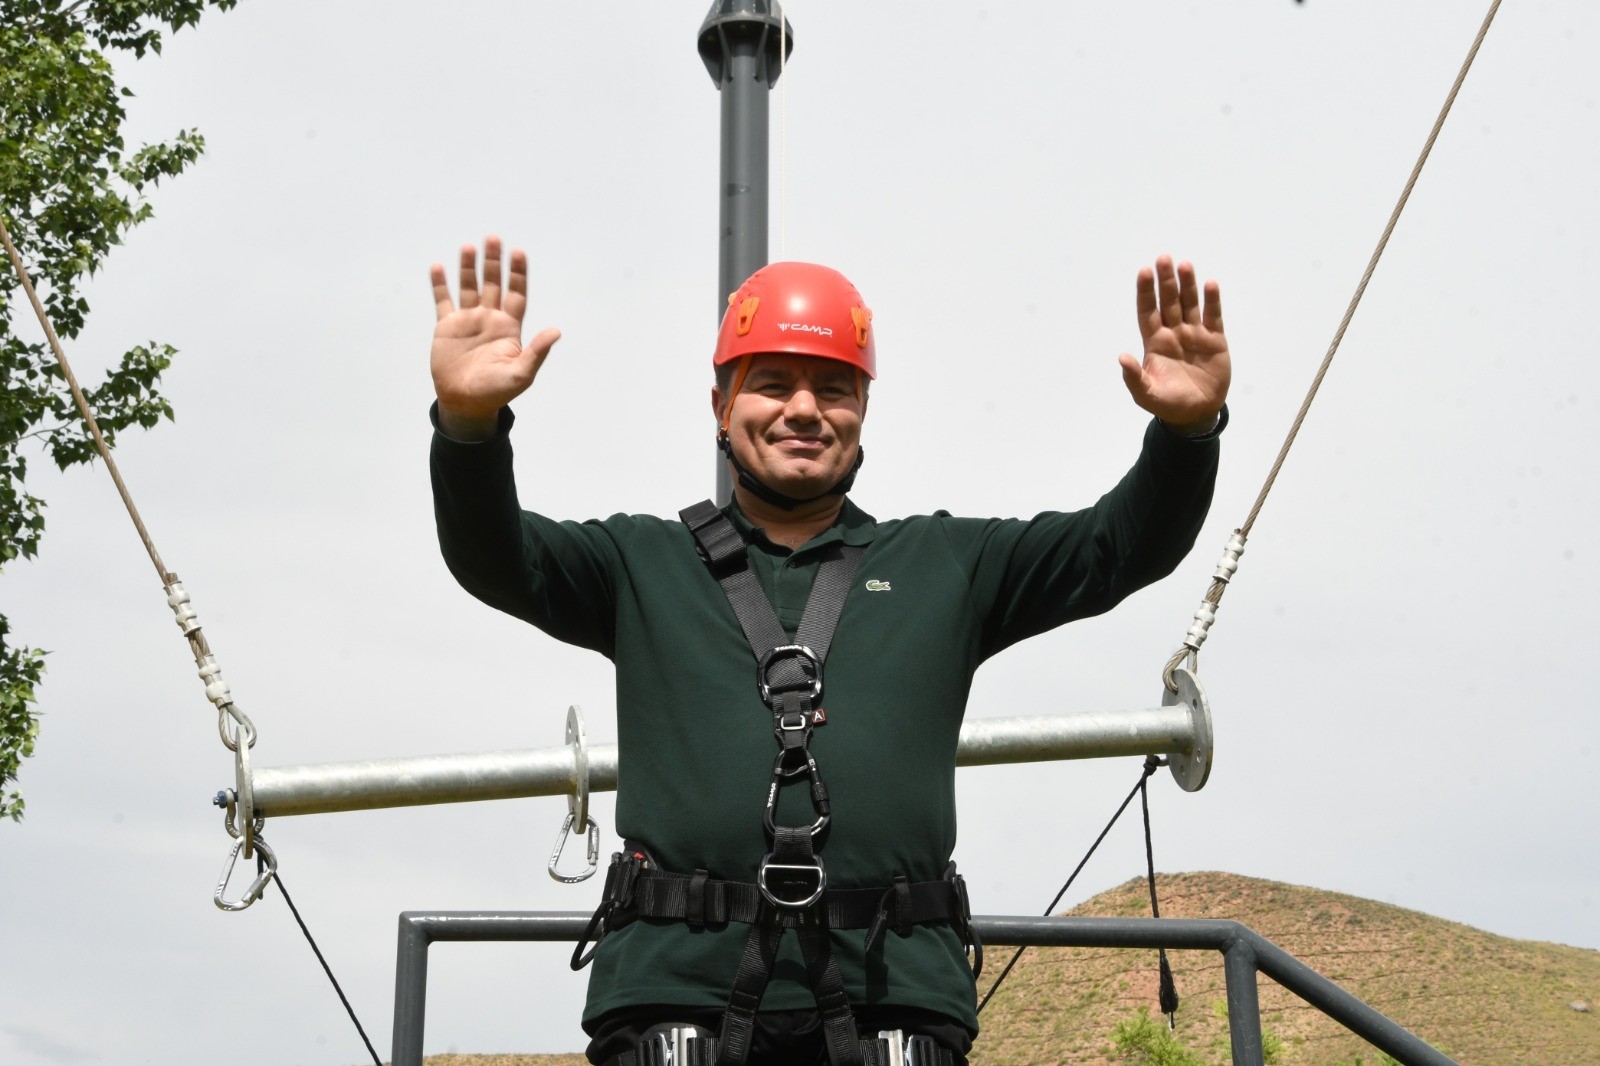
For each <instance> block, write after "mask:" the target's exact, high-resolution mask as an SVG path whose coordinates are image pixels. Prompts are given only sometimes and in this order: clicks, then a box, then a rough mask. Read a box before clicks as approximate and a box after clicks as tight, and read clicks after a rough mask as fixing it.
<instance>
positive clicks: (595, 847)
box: [256, 811, 600, 885]
mask: <svg viewBox="0 0 1600 1066" xmlns="http://www.w3.org/2000/svg"><path fill="white" fill-rule="evenodd" d="M576 818H577V814H576V812H574V811H568V812H567V816H566V817H565V818H563V819H562V820H561V832H560V833H559V834H557V836H556V846H555V847H554V848H553V849H551V851H550V865H549V866H548V867H546V869H548V870H549V871H550V876H551V877H552V878H553V879H555V880H557V881H560V882H561V883H562V884H564V885H575V884H577V883H578V882H579V881H587V880H588V879H589V878H591V877H593V876H594V872H595V871H596V870H598V869H599V868H600V823H599V822H596V821H595V820H594V819H593V818H589V819H587V821H588V823H589V824H588V826H586V829H587V830H588V836H589V848H588V859H589V865H588V866H587V867H585V868H584V871H583V872H582V873H580V874H564V873H562V872H561V871H559V870H558V869H556V867H557V866H559V865H560V863H561V853H562V852H563V851H565V850H566V848H567V837H569V836H571V835H572V825H573V822H574V820H575V819H576ZM256 846H257V847H260V846H261V845H260V842H259V841H257V843H256Z"/></svg>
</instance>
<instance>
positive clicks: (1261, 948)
mask: <svg viewBox="0 0 1600 1066" xmlns="http://www.w3.org/2000/svg"><path fill="white" fill-rule="evenodd" d="M588 923H589V915H588V914H586V913H583V912H573V911H556V912H538V911H510V912H499V913H488V912H478V911H437V912H422V911H407V912H405V913H403V914H401V915H400V937H399V951H398V955H397V958H396V966H395V1011H394V1047H393V1060H392V1061H393V1063H394V1066H422V1041H423V1031H424V1024H423V1023H424V1017H425V1013H426V1006H427V972H428V963H427V954H428V945H430V944H431V943H433V942H434V941H436V940H480V941H482V940H497V941H498V940H514V941H576V940H578V938H579V937H580V936H581V935H582V934H583V931H584V929H585V927H586V926H587V925H588ZM972 925H973V929H974V930H975V931H976V932H977V933H978V935H979V936H980V937H981V938H982V939H983V942H984V943H985V944H988V945H993V946H996V947H1021V946H1032V947H1110V948H1173V949H1200V950H1212V951H1219V952H1221V953H1222V956H1223V969H1224V973H1225V976H1226V979H1227V996H1228V1028H1229V1032H1230V1034H1231V1036H1232V1039H1233V1062H1234V1066H1260V1064H1261V1062H1262V1059H1263V1053H1262V1045H1261V1016H1260V1008H1259V1005H1258V1002H1257V989H1256V974H1257V972H1260V973H1264V974H1266V975H1267V976H1268V977H1270V978H1272V979H1273V980H1274V981H1276V982H1277V983H1278V984H1280V985H1282V986H1283V987H1284V988H1285V989H1287V990H1288V991H1290V992H1292V993H1294V994H1295V995H1297V996H1299V997H1300V998H1301V999H1303V1000H1305V1002H1306V1003H1308V1004H1310V1005H1311V1006H1313V1007H1315V1008H1317V1009H1318V1010H1321V1011H1322V1012H1323V1013H1324V1014H1326V1015H1328V1016H1329V1017H1330V1018H1332V1019H1334V1020H1335V1021H1337V1022H1339V1023H1340V1024H1341V1025H1343V1026H1344V1027H1345V1028H1346V1029H1349V1030H1350V1031H1351V1032H1353V1033H1355V1034H1356V1035H1357V1036H1359V1037H1362V1038H1363V1039H1365V1040H1367V1041H1369V1042H1370V1043H1371V1044H1372V1045H1373V1046H1374V1047H1376V1048H1378V1049H1379V1050H1381V1051H1384V1052H1386V1053H1387V1054H1389V1055H1392V1056H1394V1057H1395V1058H1396V1059H1398V1060H1400V1062H1402V1063H1404V1064H1405V1066H1456V1063H1455V1062H1454V1060H1452V1059H1451V1058H1450V1057H1449V1056H1448V1055H1445V1054H1444V1053H1443V1052H1441V1051H1439V1050H1438V1049H1436V1048H1434V1047H1433V1046H1432V1045H1430V1044H1428V1043H1427V1042H1426V1041H1424V1040H1422V1039H1421V1038H1420V1037H1418V1036H1416V1035H1415V1034H1414V1033H1412V1032H1410V1031H1409V1030H1407V1029H1406V1028H1404V1027H1403V1026H1401V1025H1399V1024H1398V1023H1397V1022H1395V1021H1394V1020H1393V1019H1391V1018H1387V1017H1385V1016H1384V1015H1382V1014H1380V1013H1379V1012H1378V1011H1376V1010H1374V1009H1373V1008H1371V1007H1369V1006H1367V1005H1366V1004H1365V1003H1363V1002H1361V1001H1360V1000H1359V999H1357V998H1356V997H1355V996H1353V995H1351V994H1350V993H1349V992H1347V991H1345V990H1344V989H1342V988H1340V987H1339V986H1338V985H1336V984H1334V983H1333V982H1332V981H1330V980H1328V979H1327V978H1326V977H1323V976H1322V975H1321V974H1319V973H1317V972H1316V971H1315V970H1313V969H1312V968H1311V967H1309V966H1307V965H1306V964H1305V963H1303V962H1301V961H1300V960H1298V959H1296V958H1295V957H1294V956H1292V955H1290V954H1289V953H1288V952H1286V951H1284V950H1283V949H1282V948H1280V947H1278V946H1277V945H1276V944H1274V943H1272V941H1270V940H1268V939H1266V938H1265V937H1263V936H1261V935H1260V934H1258V933H1256V932H1255V931H1254V930H1252V929H1250V928H1248V927H1247V926H1243V925H1240V924H1239V923H1238V922H1230V921H1219V920H1215V919H1200V918H1062V917H1054V918H1037V917H992V916H991V917H975V918H973V919H972Z"/></svg>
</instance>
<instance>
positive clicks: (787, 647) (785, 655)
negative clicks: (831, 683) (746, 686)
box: [756, 644, 822, 707]
mask: <svg viewBox="0 0 1600 1066" xmlns="http://www.w3.org/2000/svg"><path fill="white" fill-rule="evenodd" d="M785 659H802V660H804V661H805V663H806V667H804V668H802V673H804V674H808V675H809V676H807V677H806V678H805V680H807V681H809V682H810V684H811V692H810V694H809V698H810V699H811V700H812V702H815V701H816V700H817V699H818V698H819V697H820V696H821V695H822V660H821V659H820V658H818V657H817V653H816V652H814V651H812V650H811V649H810V648H808V647H806V646H805V645H804V644H780V645H778V646H777V647H776V648H773V649H772V650H771V651H769V652H767V653H766V654H765V655H763V656H762V657H761V661H760V662H758V663H757V664H756V687H757V688H759V689H760V690H761V702H762V703H765V704H766V705H767V706H768V707H770V706H772V684H771V683H770V682H769V681H768V680H767V674H768V672H769V671H770V670H771V669H772V667H773V665H774V664H775V663H779V662H782V661H783V660H785ZM786 684H790V685H792V683H786ZM785 691H788V689H786V690H785Z"/></svg>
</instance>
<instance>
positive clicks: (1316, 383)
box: [1162, 0, 1500, 692]
mask: <svg viewBox="0 0 1600 1066" xmlns="http://www.w3.org/2000/svg"><path fill="white" fill-rule="evenodd" d="M1499 10H1500V0H1492V2H1491V3H1490V5H1489V12H1488V14H1486V15H1485V16H1484V18H1483V25H1481V26H1479V27H1478V35H1477V37H1475V38H1473V41H1472V47H1471V48H1469V49H1467V57H1466V59H1465V60H1463V61H1462V63H1461V69H1460V71H1458V72H1457V74H1456V80H1455V82H1454V83H1453V84H1452V85H1451V86H1450V92H1449V95H1447V96H1446V97H1445V101H1444V106H1443V107H1441V108H1440V109H1439V116H1438V118H1436V119H1434V122H1433V128H1432V129H1431V130H1430V131H1429V132H1428V139H1427V141H1426V142H1425V143H1424V144H1423V146H1422V152H1421V154H1420V155H1418V156H1417V161H1416V164H1415V165H1414V166H1412V168H1411V176H1410V177H1409V178H1407V179H1406V184H1405V188H1404V189H1403V190H1401V192H1400V198H1399V199H1398V200H1397V201H1395V205H1394V210H1392V211H1391V212H1390V213H1389V221H1388V224H1387V225H1385V226H1384V227H1383V236H1381V237H1379V238H1378V245H1377V247H1376V248H1374V249H1373V250H1372V257H1371V259H1369V260H1368V261H1367V269H1366V270H1365V272H1363V273H1362V275H1361V282H1360V284H1358V285H1357V286H1356V291H1355V295H1353V296H1352V297H1351V298H1350V304H1349V306H1348V307H1346V308H1345V312H1344V317H1343V318H1342V319H1340V320H1339V328H1338V329H1336V330H1335V331H1334V334H1333V341H1332V342H1331V343H1330V344H1329V345H1328V351H1327V354H1326V355H1324V356H1323V357H1322V365H1321V366H1319V367H1318V368H1317V373H1316V376H1315V377H1314V378H1312V381H1311V388H1310V389H1308V390H1307V391H1306V397H1305V400H1304V401H1302V402H1301V404H1300V410H1299V412H1298V413H1296V415H1295V416H1294V422H1293V424H1292V425H1291V426H1290V427H1289V433H1288V436H1286V437H1285V438H1284V441H1283V446H1282V447H1281V448H1279V449H1278V457H1277V458H1276V459H1275V460H1273V463H1272V469H1271V471H1269V472H1268V474H1267V480H1266V482H1265V483H1264V484H1262V486H1261V491H1260V492H1259V493H1258V494H1257V495H1256V502H1255V505H1254V506H1252V507H1251V508H1250V514H1249V517H1247V518H1246V519H1245V520H1244V525H1242V526H1240V527H1239V528H1238V529H1236V530H1235V531H1234V535H1235V536H1236V537H1237V538H1238V539H1239V541H1240V550H1242V547H1243V541H1244V540H1246V539H1247V538H1248V537H1249V536H1250V530H1251V528H1252V527H1253V526H1254V525H1255V524H1256V517H1257V516H1258V515H1260V514H1261V508H1262V506H1263V505H1265V504H1266V502H1267V494H1268V493H1270V492H1271V491H1272V486H1273V483H1274V482H1276V481H1277V480H1278V471H1280V470H1281V469H1283V464H1284V460H1285V459H1287V458H1288V456H1289V449H1290V448H1291V447H1293V446H1294V441H1295V438H1296V437H1297V436H1299V434H1300V426H1301V424H1302V423H1303V422H1305V420H1306V414H1307V413H1308V412H1309V411H1310V410H1311V403H1312V401H1313V400H1315V399H1316V397H1317V390H1318V389H1320V388H1321V387H1322V379H1323V378H1325V377H1326V376H1327V374H1328V368H1329V367H1330V366H1331V365H1332V364H1333V357H1334V355H1335V353H1337V352H1338V350H1339V343H1340V342H1341V341H1342V340H1344V334H1345V330H1346V329H1348V328H1349V326H1350V320H1351V319H1352V318H1354V317H1355V313H1356V308H1357V307H1358V306H1360V304H1361V297H1362V295H1363V294H1364V293H1365V292H1366V291H1367V283H1368V282H1369V281H1371V280H1372V274H1373V271H1375V270H1377V268H1378V260H1380V259H1381V258H1383V251H1384V249H1385V248H1386V247H1388V244H1389V236H1390V234H1392V233H1393V232H1394V227H1395V224H1396V223H1397V222H1399V221H1400V213H1401V212H1402V211H1404V210H1405V206H1406V202H1407V201H1408V200H1410V199H1411V190H1412V189H1413V188H1414V187H1415V186H1416V184H1417V178H1418V177H1419V176H1420V175H1421V174H1422V166H1423V164H1424V163H1426V162H1427V161H1428V156H1429V154H1430V153H1431V152H1432V151H1433V144H1434V142H1435V141H1436V140H1438V138H1439V131H1440V130H1441V129H1443V128H1444V121H1445V119H1446V118H1447V117H1448V116H1449V114H1450V108H1451V107H1452V106H1453V105H1454V104H1455V102H1456V94H1457V93H1459V92H1460V91H1461V85H1462V83H1463V82H1465V81H1466V79H1467V71H1469V70H1471V69H1472V61H1473V60H1474V59H1476V58H1477V56H1478V49H1479V47H1480V46H1482V44H1483V39H1484V37H1485V36H1486V35H1487V34H1488V32H1489V25H1490V24H1491V23H1492V22H1494V16H1495V12H1497V11H1499ZM1225 558H1226V556H1225ZM1233 559H1234V562H1235V563H1237V559H1238V553H1237V552H1234V553H1233ZM1227 587H1228V578H1227V577H1224V576H1217V577H1214V578H1213V579H1212V582H1211V587H1210V588H1208V589H1207V590H1206V594H1205V596H1204V598H1203V599H1202V601H1201V607H1200V611H1199V612H1197V613H1196V615H1195V617H1196V620H1197V626H1198V627H1199V628H1200V633H1199V637H1198V639H1193V638H1191V639H1190V640H1187V641H1185V643H1184V646H1183V647H1181V648H1179V649H1178V651H1177V652H1176V653H1175V654H1174V655H1173V656H1172V658H1171V659H1169V660H1168V661H1167V665H1166V668H1165V669H1164V670H1163V671H1162V681H1163V682H1164V683H1165V684H1166V686H1167V688H1168V690H1170V691H1173V692H1176V691H1177V690H1178V689H1177V683H1176V682H1175V681H1174V680H1173V676H1172V672H1173V671H1174V670H1175V669H1177V668H1178V666H1180V665H1181V664H1182V663H1183V661H1184V660H1185V659H1188V660H1189V661H1190V668H1191V669H1192V668H1193V666H1194V662H1195V660H1196V658H1197V657H1198V655H1199V651H1200V647H1199V645H1200V644H1201V643H1203V642H1204V640H1205V636H1206V632H1207V631H1208V630H1209V628H1210V624H1211V620H1212V619H1213V618H1214V617H1215V608H1216V607H1217V606H1218V605H1219V604H1221V602H1222V593H1223V591H1224V590H1225V589H1226V588H1227ZM1202 617H1204V621H1203V622H1201V619H1202ZM1190 632H1191V634H1193V633H1194V632H1195V631H1194V630H1191V631H1190Z"/></svg>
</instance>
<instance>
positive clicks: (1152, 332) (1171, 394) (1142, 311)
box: [1118, 255, 1233, 427]
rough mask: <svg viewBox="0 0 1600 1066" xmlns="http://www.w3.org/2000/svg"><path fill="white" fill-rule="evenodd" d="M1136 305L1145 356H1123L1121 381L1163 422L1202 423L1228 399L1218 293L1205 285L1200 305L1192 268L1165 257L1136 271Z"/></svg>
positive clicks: (1215, 287) (1225, 342)
mask: <svg viewBox="0 0 1600 1066" xmlns="http://www.w3.org/2000/svg"><path fill="white" fill-rule="evenodd" d="M1137 288H1138V293H1137V299H1136V306H1137V310H1138V315H1139V333H1140V335H1141V336H1142V337H1143V338H1144V359H1143V361H1140V360H1138V359H1135V358H1134V357H1133V356H1131V355H1128V354H1126V353H1125V354H1123V355H1122V356H1120V357H1119V359H1118V362H1120V363H1121V364H1122V380H1123V383H1124V384H1126V385H1127V386H1128V392H1129V393H1130V394H1132V396H1133V401H1134V403H1137V404H1138V405H1139V406H1140V407H1142V408H1144V409H1145V410H1146V411H1149V412H1150V413H1151V414H1153V415H1155V416H1156V417H1157V418H1159V419H1161V420H1162V421H1163V422H1166V423H1167V424H1168V425H1172V426H1178V427H1189V426H1197V425H1205V424H1206V423H1207V422H1209V421H1210V420H1211V419H1212V418H1213V416H1215V415H1216V414H1217V412H1218V411H1220V410H1222V405H1223V402H1224V401H1226V400H1227V398H1228V384H1229V382H1230V381H1231V380H1232V376H1233V370H1232V363H1231V362H1230V360H1229V357H1228V339H1227V337H1225V336H1224V335H1223V332H1222V292H1221V289H1220V287H1219V286H1218V285H1217V283H1216V282H1214V281H1208V282H1206V284H1205V305H1204V307H1203V308H1202V306H1201V302H1200V295H1201V291H1200V287H1199V285H1197V284H1196V282H1195V274H1194V267H1193V266H1192V265H1190V264H1189V263H1179V264H1178V265H1177V268H1176V269H1174V268H1173V264H1172V259H1171V257H1170V256H1165V255H1164V256H1162V257H1161V258H1159V259H1157V260H1156V266H1155V269H1154V270H1151V269H1150V268H1149V267H1145V268H1144V269H1142V270H1140V271H1139V278H1138V285H1137Z"/></svg>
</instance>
